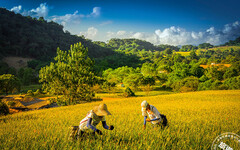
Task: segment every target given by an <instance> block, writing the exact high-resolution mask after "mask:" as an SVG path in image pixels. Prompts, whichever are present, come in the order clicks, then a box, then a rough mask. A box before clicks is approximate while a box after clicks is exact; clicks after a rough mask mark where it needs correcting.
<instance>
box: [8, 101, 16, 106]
mask: <svg viewBox="0 0 240 150" xmlns="http://www.w3.org/2000/svg"><path fill="white" fill-rule="evenodd" d="M7 104H8V105H9V106H11V107H13V106H15V105H16V102H13V101H10V102H8V103H7Z"/></svg>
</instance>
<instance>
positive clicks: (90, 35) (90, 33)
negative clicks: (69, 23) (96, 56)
mask: <svg viewBox="0 0 240 150" xmlns="http://www.w3.org/2000/svg"><path fill="white" fill-rule="evenodd" d="M97 33H98V30H97V29H96V28H94V27H90V28H88V30H87V31H84V32H80V33H79V35H84V36H85V37H86V38H88V39H94V38H95V37H96V35H97Z"/></svg>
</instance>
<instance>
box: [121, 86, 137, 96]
mask: <svg viewBox="0 0 240 150" xmlns="http://www.w3.org/2000/svg"><path fill="white" fill-rule="evenodd" d="M123 96H124V97H131V96H135V93H134V92H133V91H132V90H131V89H130V88H129V87H127V88H126V89H125V91H124V93H123Z"/></svg>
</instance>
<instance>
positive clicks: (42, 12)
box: [10, 3, 49, 17]
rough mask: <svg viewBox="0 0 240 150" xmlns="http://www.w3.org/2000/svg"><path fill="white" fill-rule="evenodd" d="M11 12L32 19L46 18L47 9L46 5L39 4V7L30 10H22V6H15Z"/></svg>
mask: <svg viewBox="0 0 240 150" xmlns="http://www.w3.org/2000/svg"><path fill="white" fill-rule="evenodd" d="M10 10H11V11H14V12H15V13H20V14H22V15H24V16H32V17H47V16H48V12H49V7H48V5H47V3H41V4H40V6H39V7H37V8H35V9H31V10H22V6H21V5H19V6H15V7H13V8H12V9H10Z"/></svg>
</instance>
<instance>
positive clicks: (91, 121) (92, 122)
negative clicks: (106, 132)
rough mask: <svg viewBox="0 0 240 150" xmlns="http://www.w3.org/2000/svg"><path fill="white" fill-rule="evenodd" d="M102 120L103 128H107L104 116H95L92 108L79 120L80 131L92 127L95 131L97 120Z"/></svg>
mask: <svg viewBox="0 0 240 150" xmlns="http://www.w3.org/2000/svg"><path fill="white" fill-rule="evenodd" d="M100 121H102V125H103V127H104V128H105V129H108V128H109V127H108V126H107V124H106V119H105V116H102V117H101V116H97V115H96V114H95V113H94V112H93V110H91V111H89V112H88V114H87V116H86V117H85V118H84V119H82V120H81V121H80V124H79V129H80V130H81V131H84V130H87V129H92V130H93V131H96V130H97V129H96V125H98V124H99V122H100Z"/></svg>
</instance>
